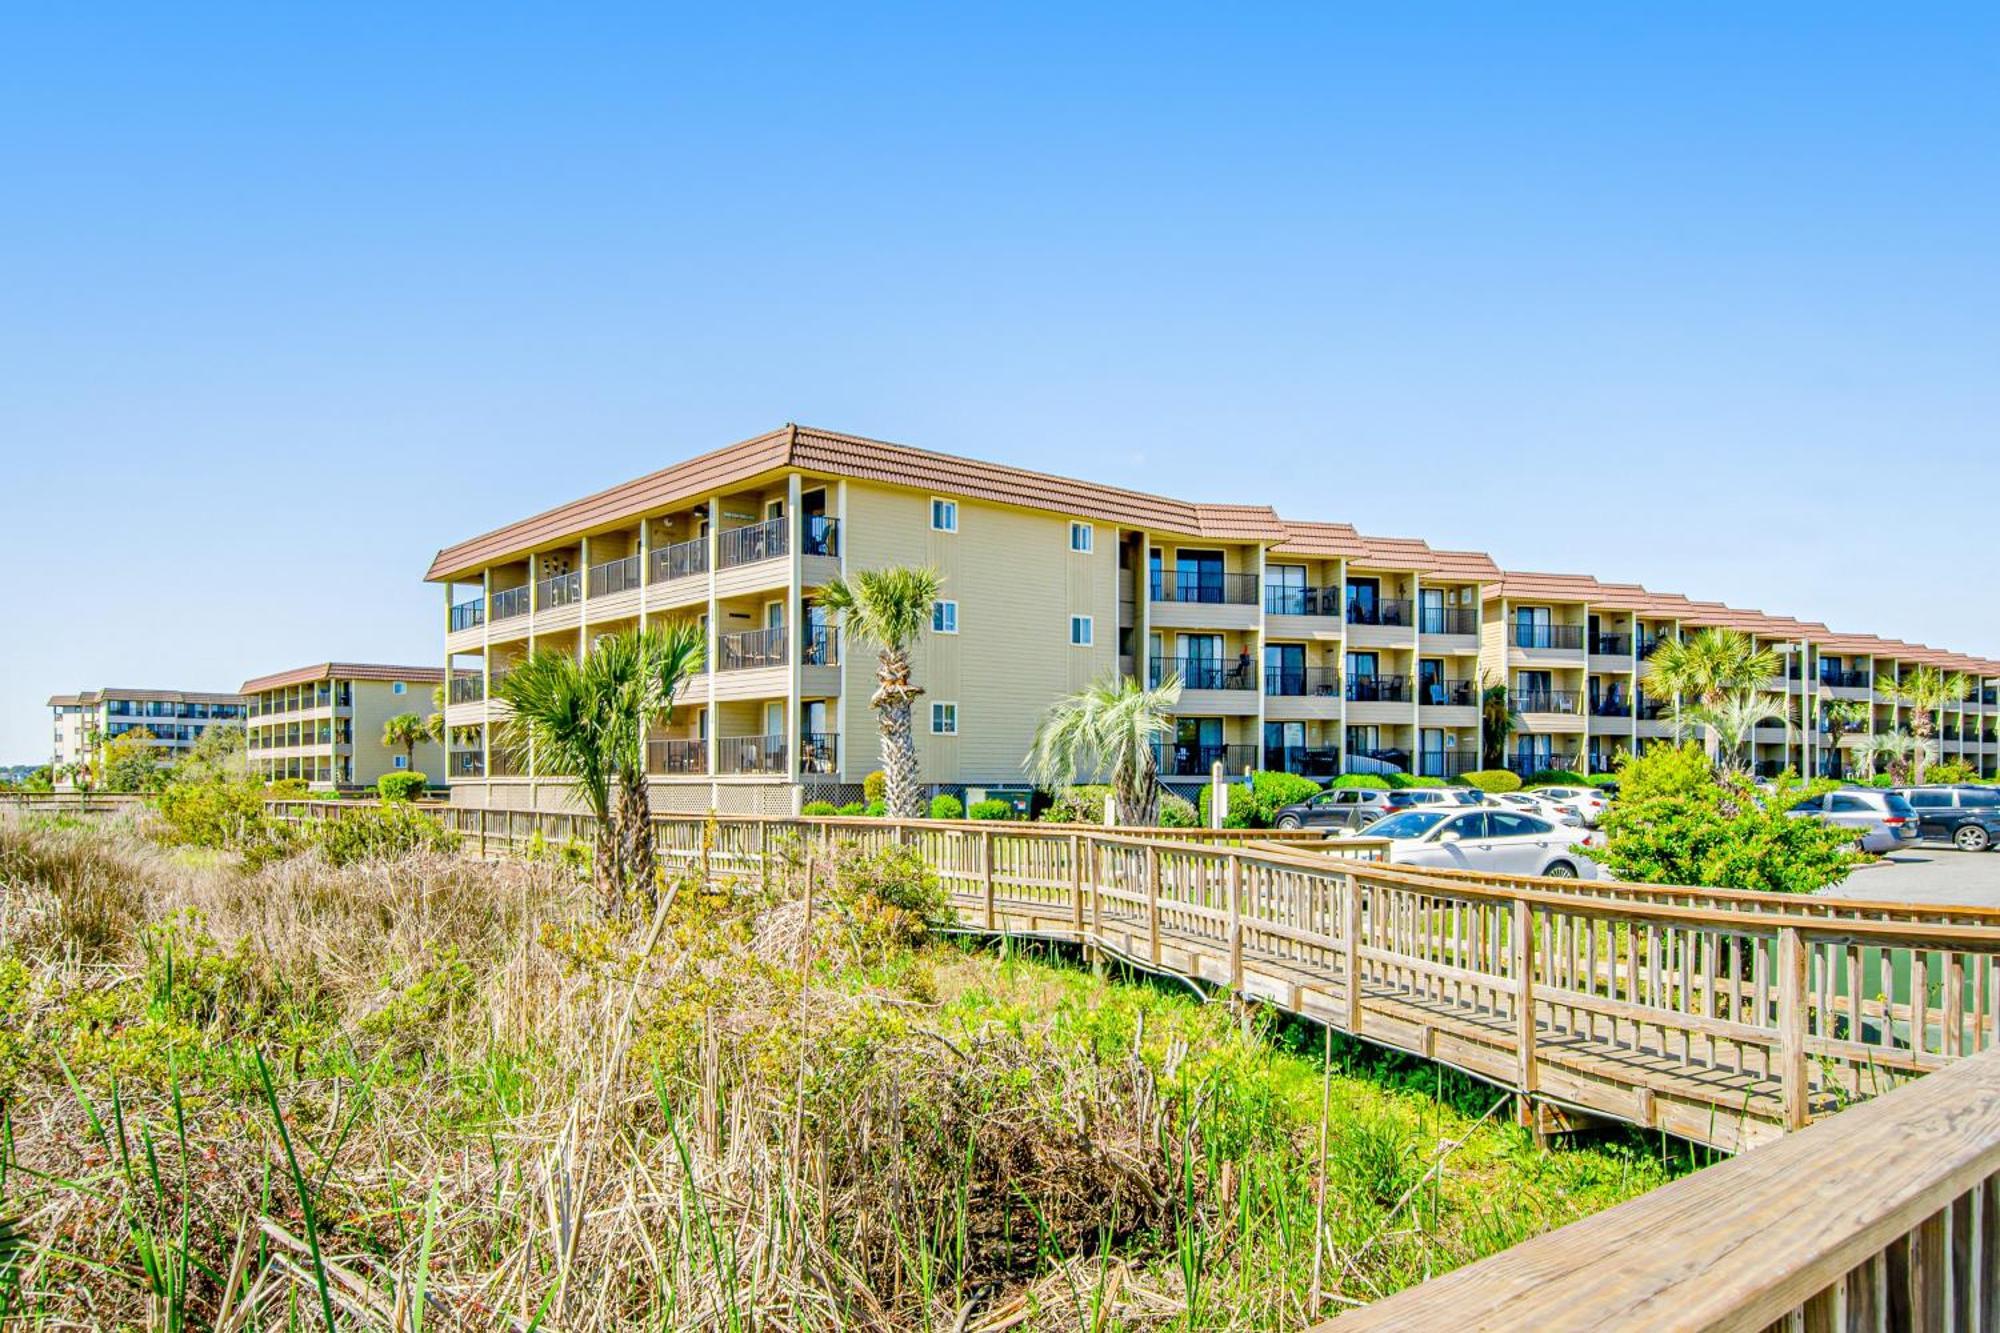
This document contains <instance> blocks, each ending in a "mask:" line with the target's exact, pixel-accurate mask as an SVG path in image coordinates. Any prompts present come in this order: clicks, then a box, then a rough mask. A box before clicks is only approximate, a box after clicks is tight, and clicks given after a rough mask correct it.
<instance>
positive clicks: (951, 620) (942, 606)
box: [931, 597, 958, 634]
mask: <svg viewBox="0 0 2000 1333" xmlns="http://www.w3.org/2000/svg"><path fill="white" fill-rule="evenodd" d="M931 633H933V634H956V633H958V603H957V602H955V601H952V600H951V599H950V598H948V597H940V598H938V599H937V600H936V601H934V602H932V603H931Z"/></svg>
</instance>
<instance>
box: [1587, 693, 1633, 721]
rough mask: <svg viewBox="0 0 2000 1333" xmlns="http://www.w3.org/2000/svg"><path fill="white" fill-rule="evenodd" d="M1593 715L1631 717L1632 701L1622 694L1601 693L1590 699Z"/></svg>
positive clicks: (1591, 713)
mask: <svg viewBox="0 0 2000 1333" xmlns="http://www.w3.org/2000/svg"><path fill="white" fill-rule="evenodd" d="M1590 715H1591V716H1592V717H1631V716H1632V701H1631V700H1630V699H1627V698H1625V697H1623V696H1622V695H1616V694H1606V695H1599V696H1597V697H1595V698H1593V699H1592V700H1591V701H1590Z"/></svg>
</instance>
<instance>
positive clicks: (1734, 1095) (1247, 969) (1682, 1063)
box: [294, 803, 2000, 1151]
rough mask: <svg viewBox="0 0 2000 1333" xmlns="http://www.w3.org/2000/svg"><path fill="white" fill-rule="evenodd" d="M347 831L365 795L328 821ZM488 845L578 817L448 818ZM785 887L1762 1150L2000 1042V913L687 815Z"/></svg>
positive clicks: (1682, 1133)
mask: <svg viewBox="0 0 2000 1333" xmlns="http://www.w3.org/2000/svg"><path fill="white" fill-rule="evenodd" d="M305 804H306V803H300V806H301V807H302V808H299V809H297V810H295V811H294V813H297V814H300V815H306V814H313V815H319V816H321V817H326V816H329V815H330V816H332V817H338V815H339V814H340V813H342V812H343V808H345V809H351V808H352V804H353V803H344V807H343V804H342V803H334V804H333V805H331V806H326V807H320V806H313V807H310V808H303V807H305ZM439 813H440V814H441V816H442V817H443V818H445V819H447V821H449V822H450V823H452V824H453V825H454V826H455V827H457V828H458V829H459V830H460V831H461V832H462V833H464V834H465V836H466V837H467V838H468V840H474V845H475V847H476V848H477V849H478V850H481V851H499V850H505V849H507V848H509V847H513V846H518V845H520V844H521V843H522V842H524V841H525V840H526V839H527V838H529V837H531V836H532V835H533V834H534V833H536V832H540V833H542V835H543V836H544V837H549V838H560V837H563V836H571V835H578V836H587V834H588V828H587V821H585V820H581V819H580V817H578V816H574V815H548V814H527V813H523V812H517V813H515V814H511V815H509V814H505V812H482V811H478V810H469V809H463V808H449V807H448V808H445V809H443V810H441V811H440V812H439ZM656 824H657V827H658V830H659V837H660V846H661V850H662V854H663V856H665V857H666V858H668V859H669V860H673V861H678V862H681V863H685V864H689V865H698V866H700V867H702V868H704V869H706V870H707V871H708V872H709V873H711V874H735V875H742V876H749V877H761V876H764V875H767V874H770V873H772V872H773V868H774V866H775V865H776V864H777V863H780V862H783V863H786V864H789V865H793V866H796V865H799V864H802V863H805V862H806V861H808V860H810V861H812V862H813V863H815V864H817V865H820V866H824V865H826V864H829V863H830V862H831V861H832V860H834V859H836V858H838V857H840V856H843V855H850V854H854V853H856V852H860V853H866V852H869V851H872V850H875V849H879V848H881V847H884V846H888V845H891V844H899V843H900V844H904V845H908V846H911V847H914V848H915V849H916V850H917V851H918V852H919V853H921V855H922V856H923V859H924V860H925V862H926V863H927V864H929V865H930V866H931V867H932V868H933V869H934V870H935V871H936V872H937V874H938V876H939V877H940V879H941V880H942V882H943V884H944V886H945V887H946V889H947V890H948V891H949V893H950V895H951V899H952V902H953V904H954V905H955V907H956V909H957V913H958V918H959V921H960V923H961V925H962V926H964V927H965V928H966V929H969V930H973V931H982V932H991V933H993V934H997V935H1009V936H1016V937H1021V938H1034V939H1044V940H1056V941H1064V942H1068V943H1073V944H1076V945H1078V946H1081V947H1083V948H1084V949H1087V950H1096V951H1102V952H1104V953H1106V954H1110V955H1113V956H1116V957H1118V958H1122V959H1125V960H1128V961H1130V962H1131V963H1133V964H1135V965H1137V966H1139V967H1142V968H1146V969H1149V970H1151V971H1154V972H1158V973H1161V974H1163V975H1173V976H1178V977H1182V978H1185V979H1187V980H1188V981H1190V982H1193V983H1195V984H1197V985H1201V986H1204V987H1209V988H1213V989H1215V990H1216V991H1218V992H1227V993H1229V994H1231V995H1233V996H1237V997H1241V998H1243V999H1246V1000H1254V1001H1259V1002H1263V1003H1267V1004H1270V1005H1273V1006H1276V1007H1277V1008H1279V1009H1282V1010H1284V1011H1286V1012H1289V1013H1295V1014H1300V1015H1303V1016H1305V1017H1307V1018H1310V1019H1313V1020H1315V1021H1317V1022H1321V1023H1324V1024H1326V1025H1328V1026H1330V1027H1332V1028H1334V1029H1336V1030H1338V1031H1341V1032H1345V1033H1348V1034H1350V1035H1352V1036H1354V1037H1357V1038H1359V1039H1361V1040H1364V1041H1368V1042H1371V1043H1374V1044H1376V1045H1379V1046H1383V1047H1389V1048H1393V1049H1396V1050H1401V1051H1407V1052H1410V1053H1412V1054H1415V1055H1419V1056H1422V1057H1424V1058H1426V1059H1430V1060H1434V1061H1437V1062H1439V1063H1441V1064H1444V1065H1448V1066H1450V1067H1452V1068H1456V1069H1460V1070H1463V1071H1464V1072H1466V1073H1468V1074H1471V1075H1473V1076H1475V1077H1478V1078H1480V1079H1484V1080H1486V1081H1488V1082H1490V1083H1493V1084H1495V1085H1497V1086H1499V1087H1502V1088H1506V1089H1509V1090H1512V1091H1514V1092H1515V1093H1517V1094H1519V1095H1520V1096H1521V1098H1522V1105H1523V1106H1524V1107H1526V1106H1529V1105H1539V1106H1544V1107H1552V1108H1555V1109H1557V1110H1565V1109H1566V1110H1569V1111H1574V1112H1583V1113H1587V1114H1589V1115H1594V1116H1601V1117H1608V1118H1612V1119H1616V1120H1621V1121H1624V1122H1627V1123H1629V1124H1633V1125H1637V1126H1641V1127H1644V1128H1649V1129H1659V1130H1663V1131H1665V1132H1667V1133H1671V1134H1674V1135H1676V1136H1679V1137H1681V1138H1685V1139H1688V1140H1691V1141H1694V1142H1697V1143H1701V1144H1706V1145H1709V1146H1712V1147H1715V1148H1719V1149H1723V1150H1727V1151H1736V1150H1740V1149H1742V1148H1746V1147H1750V1146H1753V1145H1755V1144H1758V1143H1761V1142H1765V1141H1768V1140H1771V1139H1775V1138H1778V1137H1781V1136H1783V1135H1784V1134H1785V1133H1786V1132H1787V1131H1788V1130H1792V1129H1797V1128H1800V1127H1802V1126H1804V1125H1806V1124H1808V1123H1809V1122H1810V1121H1812V1120H1813V1119H1815V1118H1820V1117H1824V1116H1827V1115H1829V1114H1831V1113H1832V1112H1834V1111H1836V1110H1838V1109H1840V1108H1841V1107H1843V1106H1846V1105H1848V1104H1851V1103H1853V1102H1856V1101H1861V1100H1866V1099H1868V1098H1871V1097H1873V1096H1875V1095H1877V1094H1879V1093H1883V1092H1887V1091H1889V1090H1890V1089H1892V1088H1894V1087H1896V1086H1898V1085H1899V1084H1902V1083H1905V1082H1908V1081H1909V1080H1910V1079H1912V1078H1914V1077H1916V1076H1917V1075H1920V1074H1923V1073H1926V1072H1928V1071H1930V1070H1934V1069H1938V1068H1941V1067H1943V1066H1945V1065H1947V1064H1950V1063H1953V1062H1955V1061H1957V1060H1958V1059H1960V1058H1961V1057H1963V1056H1966V1055H1971V1054H1974V1053H1976V1052H1979V1051H1983V1050H1987V1049H1990V1048H1993V1047H1995V1046H2000V912H1990V911H1979V910H1976V909H1966V908H1950V909H1936V910H1932V909H1921V908H1913V907H1908V906H1901V905H1896V904H1879V903H1865V902H1854V901H1846V900H1841V901H1834V900H1827V899H1801V898H1787V897H1775V896H1771V895H1763V894H1749V893H1731V892H1723V891H1709V890H1701V889H1686V888H1662V887H1653V886H1645V885H1629V884H1612V883H1602V882H1582V881H1569V880H1564V881H1557V880H1537V879H1511V878H1504V877H1493V876H1473V875H1461V874H1453V873H1449V872H1435V871H1414V870H1409V869H1404V868H1398V867H1392V866H1389V865H1386V864H1383V863H1382V862H1381V861H1379V860H1377V859H1376V858H1377V857H1378V856H1379V855H1380V844H1377V843H1373V842H1370V841H1369V840H1367V839H1347V840H1335V841H1330V842H1319V841H1315V840H1312V839H1311V838H1310V837H1306V838H1293V839H1271V838H1269V837H1268V835H1263V834H1250V833H1230V834H1226V835H1216V834H1213V833H1209V832H1206V831H1180V832H1171V833H1169V832H1166V831H1160V830H1143V831H1142V830H1104V829H1095V828H1087V827H1077V826H1049V825H1038V824H1006V823H977V822H969V821H956V822H939V821H930V820H916V821H907V822H897V821H888V820H874V819H799V818H793V819H782V818H758V817H732V816H723V817H710V818H706V819H704V818H699V817H681V816H660V817H658V818H657V820H656Z"/></svg>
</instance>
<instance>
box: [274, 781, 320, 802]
mask: <svg viewBox="0 0 2000 1333" xmlns="http://www.w3.org/2000/svg"><path fill="white" fill-rule="evenodd" d="M264 795H265V796H266V797H268V798H270V799H271V800H273V801H303V800H305V799H306V798H307V797H308V796H311V795H312V788H311V787H309V786H307V785H306V780H305V779H304V778H277V779H274V780H273V781H271V782H269V783H267V784H265V787H264Z"/></svg>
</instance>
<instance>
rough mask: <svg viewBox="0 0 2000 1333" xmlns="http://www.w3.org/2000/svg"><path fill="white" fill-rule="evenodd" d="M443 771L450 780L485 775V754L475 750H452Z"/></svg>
mask: <svg viewBox="0 0 2000 1333" xmlns="http://www.w3.org/2000/svg"><path fill="white" fill-rule="evenodd" d="M445 772H446V774H448V775H449V776H450V778H451V780H452V781H454V782H456V781H461V780H463V779H466V778H483V777H485V776H486V756H485V755H483V754H481V753H480V752H479V751H477V750H453V751H452V752H451V759H450V760H449V761H448V762H447V763H446V764H445Z"/></svg>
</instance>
